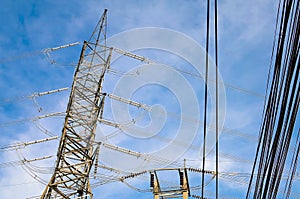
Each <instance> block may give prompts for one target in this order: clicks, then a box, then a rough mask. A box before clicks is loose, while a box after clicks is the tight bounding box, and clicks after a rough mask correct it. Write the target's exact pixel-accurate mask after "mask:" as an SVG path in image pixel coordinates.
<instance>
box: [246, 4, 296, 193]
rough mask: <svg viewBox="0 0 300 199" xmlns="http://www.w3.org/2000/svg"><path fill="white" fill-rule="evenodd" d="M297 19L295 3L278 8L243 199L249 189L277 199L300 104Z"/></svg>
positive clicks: (249, 191)
mask: <svg viewBox="0 0 300 199" xmlns="http://www.w3.org/2000/svg"><path fill="white" fill-rule="evenodd" d="M279 6H280V4H279ZM299 16H300V8H299V1H293V0H285V1H284V2H283V4H282V8H281V19H280V26H279V27H280V29H279V37H278V41H277V51H276V58H275V62H274V67H273V77H272V80H271V81H270V83H271V87H270V89H269V95H268V100H267V102H266V104H265V110H264V118H263V122H262V124H261V128H260V139H259V140H260V141H259V144H258V146H257V150H256V156H255V161H254V166H253V169H252V176H251V178H250V183H249V186H248V190H247V196H246V197H247V198H250V197H251V196H250V195H251V189H252V186H253V185H255V188H254V193H253V197H254V198H261V197H262V198H276V197H277V195H278V190H279V186H280V184H281V177H282V173H283V170H284V167H285V165H286V159H287V156H288V154H289V148H290V146H291V144H293V143H291V141H292V137H293V134H294V128H295V123H296V118H297V115H298V108H299V102H300V99H299V98H300V85H299V68H300V66H299V35H300V17H299ZM296 130H299V129H296ZM295 145H298V143H295ZM296 147H297V146H296ZM296 147H295V148H296ZM258 161H259V162H258ZM255 170H257V171H258V177H257V178H256V182H254V178H253V173H254V171H255ZM291 175H292V174H291ZM291 178H292V176H291ZM291 178H290V179H291ZM288 186H290V185H288ZM287 194H288V193H287Z"/></svg>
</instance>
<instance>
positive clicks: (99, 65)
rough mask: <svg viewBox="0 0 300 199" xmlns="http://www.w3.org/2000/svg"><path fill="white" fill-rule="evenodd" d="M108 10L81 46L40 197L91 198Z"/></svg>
mask: <svg viewBox="0 0 300 199" xmlns="http://www.w3.org/2000/svg"><path fill="white" fill-rule="evenodd" d="M106 28H107V10H104V13H103V15H102V17H101V19H100V20H99V22H98V24H97V26H96V28H95V30H94V32H93V34H92V36H91V37H90V39H89V40H88V41H85V42H84V44H83V47H82V51H81V55H80V59H79V62H78V66H77V69H76V72H75V75H74V81H73V85H72V90H71V94H70V98H69V103H68V107H67V111H66V117H65V123H64V127H63V130H62V136H61V140H60V143H59V148H58V152H57V161H56V167H55V171H54V174H53V176H52V178H51V179H50V182H49V183H48V185H47V187H46V189H45V190H44V192H43V194H42V196H41V198H43V199H44V198H47V199H50V198H51V199H52V198H92V197H93V195H92V191H91V188H90V181H89V176H90V171H91V168H92V166H93V162H94V159H95V156H96V154H97V152H96V151H97V145H96V144H95V143H94V139H95V130H96V126H97V120H98V118H99V117H100V118H101V117H102V113H103V103H104V95H102V94H101V91H102V83H103V78H104V74H105V72H106V70H107V68H108V67H109V64H110V57H111V52H112V50H111V49H110V48H108V47H106Z"/></svg>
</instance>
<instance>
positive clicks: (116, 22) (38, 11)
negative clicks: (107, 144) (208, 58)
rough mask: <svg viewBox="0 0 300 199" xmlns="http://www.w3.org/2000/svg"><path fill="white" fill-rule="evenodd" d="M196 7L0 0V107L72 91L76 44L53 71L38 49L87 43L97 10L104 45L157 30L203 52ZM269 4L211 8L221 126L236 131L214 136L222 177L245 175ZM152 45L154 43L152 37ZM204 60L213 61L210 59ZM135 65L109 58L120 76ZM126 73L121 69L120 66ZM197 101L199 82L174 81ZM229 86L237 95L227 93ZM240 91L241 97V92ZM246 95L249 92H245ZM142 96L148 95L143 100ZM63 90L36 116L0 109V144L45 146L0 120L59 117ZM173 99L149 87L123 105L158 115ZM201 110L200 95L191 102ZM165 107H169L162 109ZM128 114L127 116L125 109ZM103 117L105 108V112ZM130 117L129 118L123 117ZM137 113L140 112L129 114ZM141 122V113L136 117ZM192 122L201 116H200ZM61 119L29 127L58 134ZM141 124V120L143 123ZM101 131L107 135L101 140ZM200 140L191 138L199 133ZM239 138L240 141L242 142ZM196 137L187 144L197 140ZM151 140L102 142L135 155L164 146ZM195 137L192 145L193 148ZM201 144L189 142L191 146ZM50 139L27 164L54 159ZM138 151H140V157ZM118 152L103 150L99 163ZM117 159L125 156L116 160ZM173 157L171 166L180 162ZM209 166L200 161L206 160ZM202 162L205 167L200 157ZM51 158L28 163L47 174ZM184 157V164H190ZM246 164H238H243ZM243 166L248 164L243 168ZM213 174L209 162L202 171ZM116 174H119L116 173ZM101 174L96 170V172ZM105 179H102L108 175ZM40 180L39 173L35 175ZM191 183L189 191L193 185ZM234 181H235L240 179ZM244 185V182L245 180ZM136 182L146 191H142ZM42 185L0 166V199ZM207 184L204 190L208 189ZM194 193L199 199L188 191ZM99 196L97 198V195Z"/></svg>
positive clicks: (270, 23)
mask: <svg viewBox="0 0 300 199" xmlns="http://www.w3.org/2000/svg"><path fill="white" fill-rule="evenodd" d="M205 6H206V4H205V1H196V0H186V1H179V0H173V1H172V0H163V1H158V0H156V1H145V0H144V1H138V0H128V1H121V0H110V1H109V0H106V1H105V0H99V1H94V0H87V1H79V0H70V1H61V0H60V1H57V0H53V1H37V0H36V1H33V0H28V1H20V0H17V1H10V0H3V1H2V6H1V8H0V11H1V16H2V17H1V18H0V89H1V97H0V101H1V100H2V101H3V100H6V99H11V98H15V97H20V96H27V95H30V94H32V93H34V92H42V91H48V90H53V89H58V88H63V87H70V86H71V84H72V78H73V72H74V67H73V66H72V63H76V62H77V60H78V56H79V53H80V48H81V45H77V46H74V47H70V48H67V49H62V50H59V51H55V52H53V53H52V54H51V55H52V56H53V57H54V59H55V61H56V62H57V64H54V65H53V64H50V63H49V62H48V60H47V58H46V57H45V56H44V54H43V53H39V51H40V50H42V49H45V48H49V47H56V46H60V45H64V44H69V43H73V42H77V41H79V42H81V44H82V42H83V41H84V40H85V39H88V38H89V36H90V34H91V32H92V31H93V28H94V27H95V25H96V23H97V21H98V19H99V17H100V16H101V14H102V12H103V10H104V8H107V9H108V33H107V34H108V37H110V36H112V35H115V34H117V33H120V32H123V31H126V30H130V29H133V28H143V27H160V28H168V29H172V30H175V31H178V32H181V33H183V34H185V35H186V36H188V37H190V38H192V39H193V40H195V41H196V42H198V43H199V44H200V45H201V46H203V47H204V46H205V12H206V11H205ZM276 8H277V2H276V1H272V0H254V1H250V0H245V1H242V0H220V1H219V66H220V73H221V75H222V78H223V81H224V82H225V84H226V85H227V86H226V87H225V89H226V102H227V106H226V118H225V123H224V128H227V129H233V130H234V131H235V132H242V133H243V134H242V136H237V133H231V134H229V133H223V134H222V136H221V138H220V153H221V161H222V163H221V168H220V169H221V170H222V171H224V172H238V173H249V172H250V170H251V161H252V160H253V158H254V151H255V147H256V142H255V137H256V136H257V133H258V129H259V124H260V118H261V112H262V104H263V97H262V96H263V95H264V92H265V86H266V78H267V71H268V67H269V61H270V55H271V48H272V41H273V34H274V23H275V17H276V16H275V15H276ZM158 39H160V38H158ZM136 53H137V54H138V53H140V54H142V55H147V56H150V58H152V59H155V60H158V61H159V62H162V63H163V64H167V65H171V66H175V67H177V68H180V69H184V70H186V71H189V72H192V73H195V72H196V71H195V70H194V69H193V68H192V67H191V65H189V64H188V63H187V62H186V61H185V60H182V59H179V58H176V56H174V55H171V54H169V53H166V52H162V51H151V50H148V51H147V50H144V51H143V50H141V51H136ZM212 55H213V54H212ZM136 64H137V62H134V61H130V60H129V61H128V60H126V59H122V58H121V59H119V60H117V61H116V62H115V63H114V65H113V67H114V68H115V69H118V70H121V71H127V70H130V69H131V66H134V65H136ZM125 65H126V66H125ZM182 75H183V77H184V78H186V79H187V80H188V81H189V82H190V83H191V84H193V85H197V86H194V89H198V90H197V93H201V92H202V91H203V87H202V86H203V82H202V80H201V79H199V78H193V77H190V76H187V75H184V74H182ZM119 78H120V77H119V76H113V75H111V76H109V75H108V77H107V80H106V81H107V83H106V86H107V91H110V90H111V89H112V88H113V83H114V82H116V81H118V79H119ZM232 86H233V87H236V88H238V89H232ZM241 89H244V90H247V92H245V91H241ZM250 91H251V92H252V93H250ZM149 93H150V94H149ZM68 95H69V92H68V91H65V92H61V93H57V94H53V95H47V96H44V97H39V98H38V99H37V100H38V104H39V106H41V107H42V112H38V110H37V108H36V106H35V104H34V103H33V102H32V100H28V99H27V100H19V101H17V100H15V101H13V102H12V103H2V104H1V106H0V110H1V111H0V123H1V124H2V125H1V127H0V128H1V135H0V136H1V139H0V145H1V146H3V145H7V144H10V143H15V142H26V141H31V140H36V139H42V138H45V137H46V135H45V134H43V133H42V132H41V130H39V129H38V128H37V127H36V125H35V124H34V123H33V122H24V123H18V124H16V125H6V124H7V123H8V122H11V121H17V120H20V119H24V118H32V117H34V116H38V115H44V114H46V113H51V112H60V111H62V112H63V111H65V109H66V103H67V100H68ZM175 97H176V96H174V94H172V93H171V92H167V91H166V90H165V89H164V88H162V87H160V86H158V85H152V86H149V87H143V88H142V89H140V90H139V92H138V91H137V92H136V93H135V94H134V95H133V96H132V99H134V100H135V101H141V102H143V103H148V104H151V105H152V104H161V105H162V106H164V107H165V109H166V110H167V111H170V110H172V111H174V112H177V111H178V101H176V99H175ZM197 99H198V101H199V105H200V107H201V110H202V106H203V94H201V95H199V96H197ZM169 102H172V103H169ZM132 112H134V111H133V110H132ZM105 113H106V114H107V117H108V118H110V117H112V114H111V112H110V109H108V110H106V112H105ZM132 114H133V115H134V113H132ZM138 114H143V113H138ZM146 115H147V114H146ZM201 117H202V116H201ZM62 119H63V118H48V119H44V120H41V121H39V123H40V124H41V125H42V126H43V127H44V128H46V129H48V130H49V131H52V132H55V134H56V135H59V134H60V131H61V128H62ZM148 120H149V118H148V119H147V117H145V118H144V119H143V120H142V121H141V123H140V125H143V122H145V123H147V121H148ZM167 124H169V125H167V126H166V127H164V129H163V130H164V131H162V132H161V134H160V136H163V137H164V136H165V137H167V138H170V139H172V136H174V135H172V134H171V133H170V132H172V130H173V129H175V128H177V126H178V125H179V124H178V120H177V119H176V118H174V117H171V116H169V117H167ZM102 131H103V132H104V134H105V133H106V134H107V135H108V134H110V133H111V132H112V131H113V129H111V128H108V127H102ZM107 132H109V133H107ZM199 132H201V131H199ZM247 136H248V138H245V137H247ZM200 137H201V136H200V135H198V136H197V139H198V138H199V139H200ZM160 139H161V138H160V137H159V136H158V138H155V139H152V140H151V139H150V140H135V139H134V138H132V137H130V136H126V135H120V136H116V137H114V138H113V139H112V140H111V142H112V143H115V144H120V145H121V146H127V147H130V146H133V148H137V149H139V151H142V150H143V148H144V145H145V144H147V145H149V149H148V150H149V151H151V150H154V149H155V147H156V145H157V144H159V146H162V145H164V142H163V141H161V140H160ZM197 139H196V140H197ZM200 144H201V143H200V142H198V141H195V142H194V145H195V146H199V145H200ZM56 150H57V141H53V142H51V143H50V142H49V143H43V144H39V146H38V145H37V146H33V147H28V148H26V149H24V150H22V153H23V155H24V157H26V158H27V159H31V158H35V157H42V156H45V155H54V154H55V153H56ZM142 152H148V151H147V150H145V151H142ZM113 155H115V156H117V157H119V156H120V154H118V153H115V152H112V153H111V154H110V153H109V151H106V152H105V154H103V156H104V157H107V156H110V157H114V156H113ZM186 155H187V157H189V158H190V157H192V158H195V157H197V151H196V150H192V149H191V150H189V151H188V152H187V154H186ZM0 157H1V163H3V162H9V161H15V160H18V157H17V155H16V152H15V151H10V152H0ZM119 158H120V160H122V158H125V160H126V159H127V160H128V159H129V157H126V156H124V157H119ZM183 158H184V157H181V158H180V159H179V160H178V162H180V163H182V164H183V161H182V160H183ZM208 159H209V158H208ZM210 160H212V159H211V158H210ZM54 161H55V158H52V159H51V160H49V161H48V160H47V161H43V162H36V163H33V164H34V165H36V166H40V167H42V166H46V167H51V166H53V165H54ZM197 161H198V160H197V159H196V160H195V159H193V161H190V163H189V164H190V165H191V166H197V165H199V164H200V163H199V161H198V162H197ZM247 161H248V162H247ZM249 162H250V163H249ZM207 165H208V167H213V166H212V162H211V163H208V164H207ZM120 169H122V166H120ZM100 172H104V171H102V170H101V171H100ZM108 174H109V175H110V173H108ZM38 175H39V176H41V177H42V178H43V179H45V180H46V181H48V180H47V179H49V175H44V174H41V173H38ZM194 178H195V179H196V180H194V181H193V183H195V184H197V176H194ZM147 179H148V176H147V175H146V176H142V177H141V178H138V179H137V180H133V181H129V182H130V183H132V184H134V185H136V186H137V187H141V188H145V187H146V189H148V188H149V187H147V185H148V181H147ZM242 180H244V179H242ZM246 180H247V178H246ZM236 181H237V180H236V178H234V180H233V181H230V178H229V177H228V176H226V175H225V177H224V178H223V179H221V184H220V195H221V196H224V197H235V198H242V197H243V196H244V194H245V192H246V188H247V186H246V185H245V184H242V183H237V182H236ZM145 184H146V185H145ZM43 188H44V185H42V184H40V183H38V182H36V181H35V179H33V178H32V177H31V176H30V175H28V173H26V172H25V171H24V169H22V168H21V167H20V166H18V167H7V168H0V193H1V195H2V198H5V199H8V198H12V196H14V198H26V197H30V196H36V195H39V194H41V192H42V190H43ZM212 188H213V183H212V185H208V187H207V189H208V195H207V196H208V197H209V196H210V195H209V191H210V192H213V191H212ZM94 193H95V196H96V197H95V198H105V197H109V198H129V197H131V198H141V197H142V198H151V197H152V194H151V193H146V194H144V193H139V192H136V191H134V190H132V189H130V188H129V187H127V186H126V185H124V184H122V183H120V182H117V183H111V184H108V185H104V186H98V187H96V188H95V189H94ZM195 193H196V194H198V193H199V190H198V191H195ZM98 195H99V196H98Z"/></svg>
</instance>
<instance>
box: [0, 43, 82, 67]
mask: <svg viewBox="0 0 300 199" xmlns="http://www.w3.org/2000/svg"><path fill="white" fill-rule="evenodd" d="M78 44H80V43H79V42H75V43H71V44H66V45H62V46H58V47H54V48H44V49H42V50H36V51H31V52H26V53H23V54H19V55H16V56H10V57H5V58H2V59H0V64H2V63H5V62H10V61H14V60H18V59H22V58H27V57H31V56H35V55H38V54H44V55H45V56H46V58H47V59H48V61H49V62H50V63H52V62H53V59H52V57H51V55H50V52H52V51H56V50H60V49H63V48H68V47H71V46H75V45H78ZM53 63H55V62H53Z"/></svg>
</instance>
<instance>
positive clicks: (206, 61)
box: [201, 0, 210, 198]
mask: <svg viewBox="0 0 300 199" xmlns="http://www.w3.org/2000/svg"><path fill="white" fill-rule="evenodd" d="M209 7H210V0H207V10H206V14H207V15H206V54H205V55H206V56H205V88H204V89H205V90H204V116H203V118H204V121H203V148H202V170H205V155H206V148H205V147H206V120H207V118H206V117H207V84H208V82H207V80H208V53H209V17H210V14H209V10H210V8H209ZM204 181H205V175H204V172H203V173H202V182H201V186H202V189H201V197H202V198H204Z"/></svg>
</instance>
